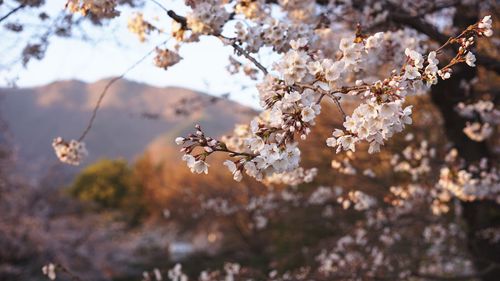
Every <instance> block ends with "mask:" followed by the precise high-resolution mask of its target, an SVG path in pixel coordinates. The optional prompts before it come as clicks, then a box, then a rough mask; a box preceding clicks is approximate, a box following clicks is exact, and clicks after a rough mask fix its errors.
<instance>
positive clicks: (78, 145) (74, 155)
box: [52, 137, 88, 166]
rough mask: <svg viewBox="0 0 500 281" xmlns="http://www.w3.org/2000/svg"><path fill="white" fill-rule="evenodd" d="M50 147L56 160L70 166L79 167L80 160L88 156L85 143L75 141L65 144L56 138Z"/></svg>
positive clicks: (65, 142) (62, 140)
mask: <svg viewBox="0 0 500 281" xmlns="http://www.w3.org/2000/svg"><path fill="white" fill-rule="evenodd" d="M52 147H53V148H54V151H55V153H56V155H57V158H59V160H60V161H61V162H63V163H67V164H70V165H75V166H76V165H79V164H80V162H81V161H82V159H83V158H84V157H86V156H87V155H88V152H87V149H86V148H85V143H83V142H80V141H77V140H71V141H69V142H67V141H65V140H64V139H63V138H61V137H57V138H55V139H54V141H53V142H52Z"/></svg>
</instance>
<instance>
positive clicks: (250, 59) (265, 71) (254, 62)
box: [231, 42, 269, 75]
mask: <svg viewBox="0 0 500 281" xmlns="http://www.w3.org/2000/svg"><path fill="white" fill-rule="evenodd" d="M231 46H233V48H234V49H235V50H236V51H237V53H238V54H239V55H243V56H244V57H245V58H247V59H248V60H249V61H251V62H252V63H253V64H254V65H255V66H256V67H257V68H258V69H260V71H262V73H264V75H267V74H268V73H269V72H268V71H267V69H266V68H265V67H264V66H263V65H262V64H261V63H260V62H258V61H257V60H256V59H255V58H254V57H252V56H251V55H250V54H249V53H248V52H247V51H245V49H243V48H242V47H240V46H239V45H238V43H236V42H233V43H232V44H231Z"/></svg>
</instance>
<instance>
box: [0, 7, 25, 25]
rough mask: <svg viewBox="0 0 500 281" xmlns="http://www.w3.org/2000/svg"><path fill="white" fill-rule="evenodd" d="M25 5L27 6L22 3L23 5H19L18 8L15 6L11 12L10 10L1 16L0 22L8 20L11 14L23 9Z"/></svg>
mask: <svg viewBox="0 0 500 281" xmlns="http://www.w3.org/2000/svg"><path fill="white" fill-rule="evenodd" d="M24 7H25V5H24V4H21V5H19V6H17V7H16V8H14V9H13V10H11V11H10V12H8V13H7V14H6V15H5V16H3V17H1V18H0V22H2V21H4V20H6V19H7V18H8V17H10V16H11V15H13V14H15V13H16V12H17V11H19V10H21V9H22V8H24Z"/></svg>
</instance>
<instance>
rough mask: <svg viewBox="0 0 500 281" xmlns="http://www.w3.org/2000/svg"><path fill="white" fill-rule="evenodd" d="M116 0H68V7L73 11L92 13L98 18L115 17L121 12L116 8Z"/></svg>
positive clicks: (85, 13) (83, 13)
mask: <svg viewBox="0 0 500 281" xmlns="http://www.w3.org/2000/svg"><path fill="white" fill-rule="evenodd" d="M116 6H117V2H116V0H68V2H66V7H67V8H68V9H69V11H70V12H72V13H81V14H82V15H84V16H85V15H87V14H91V15H94V16H96V17H98V18H114V17H116V16H118V15H119V14H120V12H118V11H117V10H116Z"/></svg>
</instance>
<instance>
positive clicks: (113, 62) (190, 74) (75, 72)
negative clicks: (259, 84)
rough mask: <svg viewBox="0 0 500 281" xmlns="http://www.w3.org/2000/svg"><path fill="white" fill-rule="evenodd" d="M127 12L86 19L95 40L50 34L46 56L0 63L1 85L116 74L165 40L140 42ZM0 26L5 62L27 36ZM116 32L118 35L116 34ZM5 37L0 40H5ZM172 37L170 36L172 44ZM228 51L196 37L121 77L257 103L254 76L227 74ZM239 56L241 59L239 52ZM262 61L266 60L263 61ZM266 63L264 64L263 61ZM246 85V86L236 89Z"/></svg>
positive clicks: (177, 5) (148, 13)
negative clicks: (164, 58)
mask: <svg viewBox="0 0 500 281" xmlns="http://www.w3.org/2000/svg"><path fill="white" fill-rule="evenodd" d="M8 2H9V1H6V3H7V4H8ZM47 2H48V4H47V6H48V7H50V11H51V12H53V13H57V12H59V11H60V10H61V9H63V7H64V3H65V2H66V1H65V0H50V1H47ZM145 2H146V7H145V8H144V10H143V11H144V14H145V17H146V18H147V19H152V18H154V17H157V18H158V20H157V21H154V23H155V25H157V26H161V27H164V28H165V30H166V31H169V30H170V19H168V17H167V16H166V15H165V13H164V11H163V10H160V9H158V8H157V6H155V5H154V4H153V3H151V2H149V1H145ZM164 3H168V5H167V8H171V9H174V10H175V11H177V12H178V13H180V14H185V11H186V10H185V8H184V7H183V4H182V3H181V1H165V2H164ZM7 11H8V9H7V7H5V4H4V5H2V6H0V15H4V14H5V13H6V12H7ZM131 14H132V11H131V10H130V9H128V8H125V9H123V8H121V15H120V17H119V18H115V19H114V20H113V22H112V23H111V24H110V25H109V26H105V27H104V28H95V27H91V26H90V25H86V26H85V27H86V30H87V31H88V35H89V36H90V37H91V38H92V39H93V40H95V42H82V41H81V40H77V39H64V38H58V37H52V38H51V44H50V46H49V48H48V50H47V53H46V56H45V58H44V59H43V60H41V61H36V60H32V61H31V62H30V63H29V64H28V66H27V68H26V69H24V68H22V67H21V66H20V63H17V64H16V66H14V67H13V68H9V69H6V68H1V67H0V86H2V87H5V86H6V85H7V80H8V79H12V78H13V77H16V76H17V77H18V80H17V81H16V84H17V86H19V87H31V86H38V85H44V84H47V83H50V82H53V81H57V80H66V79H78V80H82V81H86V82H93V81H96V80H99V79H102V78H107V77H111V76H118V75H121V74H122V73H123V72H124V71H125V70H126V69H128V68H129V67H130V66H131V65H133V64H134V63H135V62H136V61H138V60H139V59H140V58H142V57H143V56H144V55H145V54H147V53H148V52H149V51H150V50H151V49H153V48H154V46H156V45H157V44H159V43H161V42H163V41H164V40H165V35H163V37H159V36H154V37H152V38H151V40H149V41H147V42H145V43H141V42H139V40H138V39H137V37H136V36H135V35H134V34H132V33H130V32H129V31H128V30H127V21H128V19H129V17H130V15H131ZM34 15H36V13H34V14H32V15H26V14H21V13H20V14H19V15H16V16H12V17H11V18H9V21H8V22H15V21H16V20H19V21H22V22H25V19H26V18H23V17H32V16H34ZM6 33H10V32H8V31H2V40H0V54H1V55H0V65H5V64H8V62H11V61H13V60H15V59H16V58H17V56H16V54H17V55H18V54H19V53H20V50H21V48H23V47H24V44H25V43H26V41H23V43H20V44H19V43H17V42H16V41H15V38H16V37H15V36H12V35H10V36H9V34H6ZM116 38H118V39H119V40H117V39H116ZM4 39H5V40H4ZM174 42H175V40H174V39H171V40H169V42H168V44H169V45H172V44H173V43H174ZM232 53H233V50H232V48H231V47H230V46H224V45H223V44H222V43H221V42H220V41H219V40H218V39H216V38H210V37H203V38H202V40H201V42H198V43H192V44H185V45H183V46H182V47H181V50H180V55H181V56H182V57H183V60H182V61H181V62H180V63H178V64H177V65H175V66H173V67H171V68H169V69H168V70H167V71H165V70H163V69H160V68H157V67H155V66H154V65H153V55H152V56H150V57H149V58H147V59H146V60H145V61H144V62H142V63H141V64H140V65H139V66H138V67H136V68H134V69H133V70H132V71H131V72H129V73H128V74H127V75H126V77H125V78H126V79H130V80H134V81H139V82H144V83H147V84H151V85H154V86H159V87H163V86H181V87H187V88H191V89H195V90H199V91H202V92H207V93H209V94H213V95H220V94H224V93H227V92H231V99H234V100H237V101H238V102H241V103H243V104H246V105H251V106H254V107H257V106H258V102H257V99H256V98H255V95H256V93H257V91H256V89H255V87H254V85H255V81H252V80H250V79H248V78H246V77H245V76H244V75H236V76H233V75H230V74H229V73H228V72H227V70H226V66H227V63H228V59H227V58H228V56H229V55H230V54H232ZM242 61H245V60H244V59H243V58H242ZM263 63H264V64H265V61H264V62H263ZM267 66H269V65H267ZM242 87H246V89H245V90H241V88H242Z"/></svg>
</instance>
